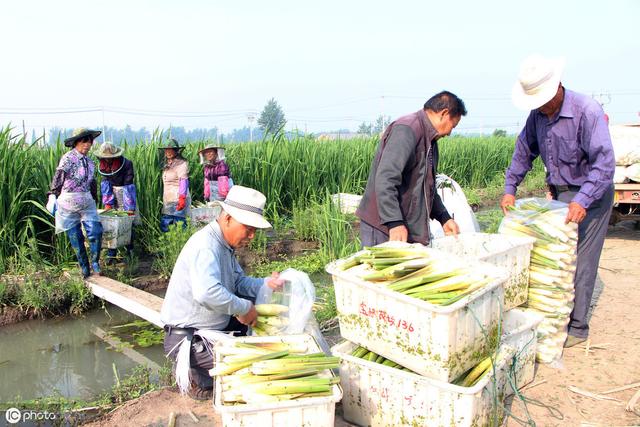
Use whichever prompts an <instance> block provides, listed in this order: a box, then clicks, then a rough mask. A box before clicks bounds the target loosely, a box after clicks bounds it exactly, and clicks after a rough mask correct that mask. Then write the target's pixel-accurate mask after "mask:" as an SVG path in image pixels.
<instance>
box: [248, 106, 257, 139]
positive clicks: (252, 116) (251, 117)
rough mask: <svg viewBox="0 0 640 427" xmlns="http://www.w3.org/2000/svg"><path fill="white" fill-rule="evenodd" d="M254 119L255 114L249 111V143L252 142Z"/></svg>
mask: <svg viewBox="0 0 640 427" xmlns="http://www.w3.org/2000/svg"><path fill="white" fill-rule="evenodd" d="M255 119H256V113H254V112H253V111H250V112H248V113H247V120H248V121H249V142H253V121H254V120H255Z"/></svg>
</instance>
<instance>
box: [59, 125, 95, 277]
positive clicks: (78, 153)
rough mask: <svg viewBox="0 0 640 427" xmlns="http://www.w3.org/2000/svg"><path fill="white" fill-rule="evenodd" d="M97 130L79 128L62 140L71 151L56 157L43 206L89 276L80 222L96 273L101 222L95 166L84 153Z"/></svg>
mask: <svg viewBox="0 0 640 427" xmlns="http://www.w3.org/2000/svg"><path fill="white" fill-rule="evenodd" d="M101 133H102V132H100V131H97V130H91V129H86V128H80V129H76V130H75V131H74V132H73V135H72V136H71V137H70V138H67V139H65V140H64V145H65V146H67V147H71V148H72V150H71V151H69V152H68V153H66V154H65V155H63V156H62V158H61V159H60V163H58V167H57V168H56V172H55V174H54V176H53V180H52V181H51V186H50V187H49V193H48V194H49V200H48V202H47V209H48V210H49V212H51V214H52V215H55V218H56V233H62V232H63V231H64V232H65V233H67V237H68V238H69V241H70V242H71V246H72V247H73V249H74V251H75V252H76V257H77V258H78V263H79V264H80V268H81V269H82V275H83V276H84V277H87V276H89V274H90V268H89V259H88V257H87V251H86V249H85V247H84V236H83V235H82V228H81V225H82V226H84V229H85V231H86V233H87V237H88V240H89V248H90V249H91V268H92V269H93V274H95V275H100V264H99V260H100V248H101V245H102V224H101V223H100V218H99V217H98V211H97V210H96V202H97V200H98V196H97V183H96V180H95V178H94V173H95V169H96V166H95V164H94V163H93V160H91V159H90V158H89V157H87V154H88V153H89V150H90V149H91V146H92V145H93V140H94V139H95V138H97V137H98V136H99V135H100V134H101Z"/></svg>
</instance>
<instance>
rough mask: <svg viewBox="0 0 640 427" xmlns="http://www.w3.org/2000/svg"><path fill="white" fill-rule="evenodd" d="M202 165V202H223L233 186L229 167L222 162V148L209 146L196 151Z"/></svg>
mask: <svg viewBox="0 0 640 427" xmlns="http://www.w3.org/2000/svg"><path fill="white" fill-rule="evenodd" d="M198 154H199V155H200V163H202V164H203V165H204V167H203V170H204V200H205V201H206V202H214V201H216V200H224V199H225V197H227V193H228V192H229V189H230V188H231V187H232V186H233V181H232V180H231V173H230V172H229V166H227V163H226V162H225V161H224V148H222V147H219V146H217V145H214V144H211V145H207V146H206V147H204V148H203V149H202V150H200V151H198Z"/></svg>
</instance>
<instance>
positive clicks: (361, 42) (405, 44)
mask: <svg viewBox="0 0 640 427" xmlns="http://www.w3.org/2000/svg"><path fill="white" fill-rule="evenodd" d="M2 6H3V7H2V15H0V48H1V49H0V51H1V52H2V55H3V60H2V64H1V65H0V125H6V124H8V123H11V124H12V125H14V126H16V127H17V128H20V129H21V128H22V125H23V121H24V125H25V127H26V128H27V129H40V130H41V129H43V128H44V129H48V128H50V127H54V126H57V127H64V128H72V127H79V126H103V125H106V126H113V127H124V126H125V125H127V124H128V125H130V126H131V127H133V128H134V129H137V128H140V127H143V126H144V127H147V128H148V129H149V128H150V129H154V128H156V127H160V128H168V127H169V126H184V127H186V128H188V129H191V128H202V127H207V128H209V127H214V126H216V127H218V128H219V129H220V130H222V131H224V132H228V131H231V130H232V129H234V128H241V127H244V126H249V125H252V126H255V125H256V124H255V121H253V122H252V121H251V120H250V116H251V115H252V113H253V115H256V114H259V112H260V111H261V110H262V108H263V107H264V105H265V104H266V102H267V101H268V100H269V99H270V98H275V99H276V101H277V102H278V103H279V104H280V105H281V106H282V108H283V110H284V112H285V116H286V118H287V121H288V124H287V128H288V129H299V130H303V131H305V130H306V131H309V132H322V131H330V130H336V129H350V130H354V131H355V130H356V129H357V128H358V126H359V124H360V123H362V122H363V121H366V122H371V121H374V120H375V118H376V117H377V116H379V115H381V114H383V115H385V116H389V117H390V118H391V119H394V118H396V117H399V116H401V115H404V114H407V113H410V112H413V111H416V110H418V109H419V108H421V106H422V104H424V102H425V101H426V100H427V99H428V98H429V97H430V96H431V95H433V94H435V93H437V92H439V91H440V90H444V89H446V90H450V91H452V92H453V93H455V94H456V95H458V96H460V97H461V98H462V99H463V100H464V101H465V103H466V105H467V109H468V112H469V113H468V115H467V116H466V117H464V118H463V119H462V121H461V122H460V124H459V126H458V128H457V129H456V130H457V131H458V132H462V133H465V132H466V133H483V134H484V133H491V132H492V131H493V130H494V129H496V128H500V129H505V130H508V131H509V132H514V133H515V132H517V131H518V130H519V129H520V128H521V127H522V125H523V122H524V120H525V119H526V115H527V112H524V111H520V110H518V109H516V107H515V106H513V104H512V102H511V88H512V86H513V84H514V82H515V80H516V77H517V74H518V71H519V68H520V63H521V61H522V60H523V59H524V58H526V57H527V56H528V55H530V54H532V53H540V54H543V55H547V56H552V57H558V56H563V57H564V58H566V66H565V70H564V73H563V78H562V81H563V84H564V85H565V87H567V88H568V89H572V90H576V91H578V92H583V93H586V94H589V95H593V96H595V97H596V99H598V100H599V101H600V102H601V103H603V104H604V109H605V111H606V112H607V113H608V115H609V116H610V118H611V122H612V123H637V122H640V116H639V113H638V112H639V111H640V80H639V79H640V67H639V64H640V25H639V24H638V19H639V18H640V1H637V0H611V1H608V2H604V1H593V0H581V1H578V0H563V1H558V0H553V1H550V0H538V1H535V2H530V1H529V2H525V1H515V0H510V1H506V0H505V1H490V0H488V1H484V2H481V1H477V0H458V1H447V2H445V1H442V2H433V1H426V0H422V1H401V0H398V1H395V2H391V1H389V0H387V1H375V0H374V1H345V0H342V1H334V0H323V1H317V2H304V1H299V0H298V1H288V0H287V1H278V0H272V1H268V2H267V1H252V0H245V1H225V2H223V1H205V0H183V1H168V0H153V1H151V0H127V1H120V0H111V1H95V0H84V1H73V0H57V1H47V0H42V1H39V0H19V1H18V0H5V1H3V5H2ZM601 94H602V95H601Z"/></svg>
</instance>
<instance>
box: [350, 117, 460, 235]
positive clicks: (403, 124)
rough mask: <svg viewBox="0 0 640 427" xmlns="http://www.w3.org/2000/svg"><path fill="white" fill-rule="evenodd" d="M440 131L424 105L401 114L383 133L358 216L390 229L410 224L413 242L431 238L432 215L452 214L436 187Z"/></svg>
mask: <svg viewBox="0 0 640 427" xmlns="http://www.w3.org/2000/svg"><path fill="white" fill-rule="evenodd" d="M436 137H437V131H436V130H435V129H434V127H433V125H432V124H431V122H430V121H429V119H428V118H427V116H426V114H425V112H424V110H419V111H417V112H415V113H412V114H409V115H406V116H403V117H400V118H399V119H397V120H396V121H394V122H393V123H391V124H390V125H389V126H388V127H387V129H386V130H385V132H384V134H383V135H382V139H381V141H380V144H379V145H378V149H377V151H376V154H375V156H374V158H373V162H372V164H371V171H370V172H369V178H368V181H367V187H366V189H365V191H364V196H363V197H362V201H361V202H360V206H359V207H358V210H357V211H356V215H357V216H358V217H359V218H360V219H361V220H362V221H364V222H366V223H367V224H369V225H371V226H372V227H374V228H376V229H378V230H380V231H382V232H384V233H386V234H389V228H392V227H395V226H397V225H399V224H404V225H406V227H407V229H408V231H409V242H418V243H422V244H424V245H426V244H428V243H429V239H430V235H429V219H430V218H431V219H435V220H437V221H438V222H440V223H441V224H444V223H446V222H447V221H448V220H449V219H451V217H450V216H449V213H448V212H447V209H446V208H445V207H444V204H443V203H442V200H440V196H438V194H437V193H436V189H435V176H436V170H437V167H438V146H437V144H436V141H435V138H436Z"/></svg>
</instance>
